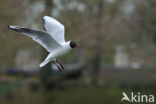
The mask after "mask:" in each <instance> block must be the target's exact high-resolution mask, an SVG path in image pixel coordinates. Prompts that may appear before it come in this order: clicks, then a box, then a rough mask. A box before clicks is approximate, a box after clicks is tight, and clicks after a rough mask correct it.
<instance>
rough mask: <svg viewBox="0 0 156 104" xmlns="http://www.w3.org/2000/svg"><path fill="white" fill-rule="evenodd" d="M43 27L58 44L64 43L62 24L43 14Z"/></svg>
mask: <svg viewBox="0 0 156 104" xmlns="http://www.w3.org/2000/svg"><path fill="white" fill-rule="evenodd" d="M43 22H44V27H45V29H46V31H47V32H48V33H49V34H50V35H51V36H52V37H53V38H54V39H55V40H56V41H57V42H59V43H60V44H63V43H65V39H64V31H65V29H64V25H63V24H61V23H60V22H59V21H57V20H56V19H54V18H52V17H49V16H44V17H43Z"/></svg>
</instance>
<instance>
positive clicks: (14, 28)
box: [8, 25, 21, 32]
mask: <svg viewBox="0 0 156 104" xmlns="http://www.w3.org/2000/svg"><path fill="white" fill-rule="evenodd" d="M8 28H9V29H11V30H14V31H17V32H21V31H20V30H19V28H18V27H17V26H11V25H9V26H8Z"/></svg>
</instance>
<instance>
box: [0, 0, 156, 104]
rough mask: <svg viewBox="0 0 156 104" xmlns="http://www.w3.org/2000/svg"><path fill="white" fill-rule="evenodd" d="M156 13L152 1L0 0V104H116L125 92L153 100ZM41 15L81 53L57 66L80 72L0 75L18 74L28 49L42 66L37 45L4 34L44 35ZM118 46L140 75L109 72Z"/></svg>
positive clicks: (42, 54)
mask: <svg viewBox="0 0 156 104" xmlns="http://www.w3.org/2000/svg"><path fill="white" fill-rule="evenodd" d="M155 7H156V0H10V1H8V0H0V104H21V103H22V104H34V103H37V104H51V103H53V104H65V103H69V104H79V103H85V104H114V103H117V104H120V103H121V101H120V100H121V98H122V92H123V91H126V92H127V93H130V92H134V93H137V92H141V93H143V94H154V95H156V90H155V89H156V82H155V80H156V77H155V68H156V65H155V62H156V28H155V27H156V13H155ZM44 15H50V16H52V17H55V18H56V19H57V20H59V21H60V22H61V23H62V24H64V25H65V28H66V31H65V32H66V35H65V38H66V40H70V39H72V40H74V41H76V42H77V43H78V44H79V46H80V47H81V48H80V50H73V51H72V52H70V53H68V54H67V55H66V56H63V57H61V58H60V60H61V61H62V62H63V63H64V64H68V63H78V62H83V66H82V67H80V68H78V69H77V70H76V71H71V72H70V71H69V72H68V71H67V70H66V71H65V72H63V73H59V72H57V71H56V72H55V71H52V70H51V69H50V64H49V65H48V66H47V67H45V68H44V69H43V70H40V71H39V72H36V73H35V75H31V73H24V72H23V73H24V74H21V73H22V71H21V72H19V73H20V74H16V75H5V74H4V75H2V74H1V69H8V68H13V67H14V68H16V65H15V58H16V55H17V53H18V52H19V51H20V50H22V49H31V50H32V51H33V52H34V53H35V54H36V55H38V56H40V60H41V61H42V60H43V58H45V57H46V56H47V54H48V53H47V52H46V50H45V49H43V48H42V47H41V46H40V45H39V44H37V43H36V42H34V41H32V40H31V39H30V38H28V37H26V36H23V35H21V34H19V33H16V32H13V31H10V30H8V28H7V26H8V25H20V26H24V27H32V28H39V29H44V28H43V26H42V21H41V19H42V16H44ZM117 46H123V47H125V48H126V49H127V54H128V56H129V58H130V60H131V62H137V63H139V64H140V65H141V66H142V68H143V69H140V70H135V71H134V70H131V68H129V70H130V71H126V69H125V70H117V69H113V68H114V67H113V63H114V54H115V48H116V47H117ZM41 61H40V62H41ZM103 65H105V67H102V66H103ZM74 68H75V67H73V69H74ZM75 69H76V68H75ZM109 69H112V70H110V72H107V71H106V72H105V71H104V70H109ZM150 69H153V70H150ZM145 70H146V71H145ZM147 70H148V71H147ZM103 71H104V72H103ZM148 72H150V73H148ZM7 73H9V72H7ZM10 73H14V71H11V72H10ZM29 74H30V75H29ZM123 104H128V103H127V102H123ZM142 104H143V103H142ZM151 104H152V103H151Z"/></svg>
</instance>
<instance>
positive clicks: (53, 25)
mask: <svg viewBox="0 0 156 104" xmlns="http://www.w3.org/2000/svg"><path fill="white" fill-rule="evenodd" d="M43 23H44V27H45V30H46V31H44V30H40V29H33V28H25V27H21V26H8V27H9V29H12V30H15V31H17V32H20V33H22V34H24V35H27V36H28V37H30V38H32V39H33V40H34V41H36V42H37V43H39V44H40V45H41V46H43V47H44V48H45V49H46V50H47V51H48V52H49V55H48V56H47V58H46V59H45V60H44V61H43V62H42V63H41V64H40V65H39V66H40V67H43V66H45V65H46V64H47V63H49V62H50V61H52V62H53V63H54V64H55V65H56V66H57V67H58V69H59V70H60V71H61V70H62V69H63V70H64V68H63V65H62V64H60V63H59V62H58V61H57V58H58V57H59V56H62V55H64V54H66V53H68V52H69V51H70V50H71V49H72V48H75V47H77V48H78V46H77V45H76V43H75V42H73V41H71V40H70V41H67V42H66V41H65V39H64V32H65V29H64V25H63V24H61V23H60V22H59V21H57V20H56V19H54V18H52V17H49V16H44V17H43Z"/></svg>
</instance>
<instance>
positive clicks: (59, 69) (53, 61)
mask: <svg viewBox="0 0 156 104" xmlns="http://www.w3.org/2000/svg"><path fill="white" fill-rule="evenodd" d="M53 63H54V65H56V66H57V68H58V69H59V71H62V69H61V68H60V66H59V65H57V63H56V62H55V61H53Z"/></svg>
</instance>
